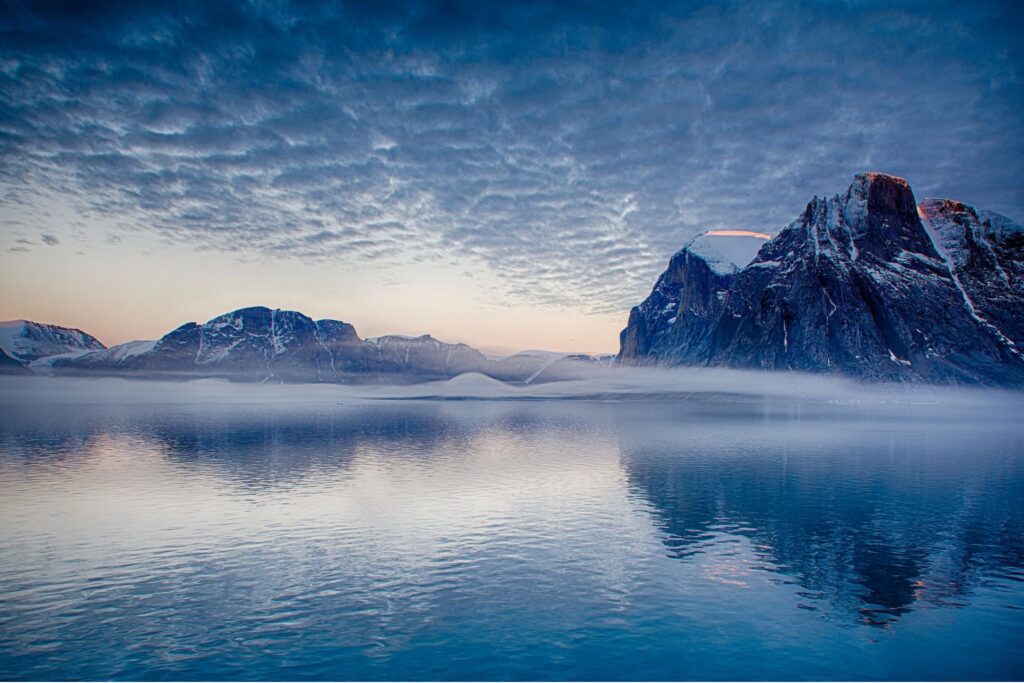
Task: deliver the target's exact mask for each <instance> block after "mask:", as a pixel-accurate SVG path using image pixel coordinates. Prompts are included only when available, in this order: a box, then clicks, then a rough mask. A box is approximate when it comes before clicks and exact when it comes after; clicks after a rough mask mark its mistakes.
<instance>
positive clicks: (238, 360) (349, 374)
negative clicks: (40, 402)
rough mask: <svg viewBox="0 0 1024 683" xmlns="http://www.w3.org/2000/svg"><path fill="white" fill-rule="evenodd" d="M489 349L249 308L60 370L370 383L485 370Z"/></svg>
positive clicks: (71, 361) (69, 361) (61, 364)
mask: <svg viewBox="0 0 1024 683" xmlns="http://www.w3.org/2000/svg"><path fill="white" fill-rule="evenodd" d="M487 363H488V361H487V359H486V358H485V357H484V356H483V354H481V353H479V352H478V351H476V350H474V349H472V348H470V347H469V346H466V345H465V344H446V343H444V342H440V341H438V340H436V339H434V338H433V337H431V336H429V335H424V336H421V337H401V336H387V337H379V338H376V339H365V340H364V339H360V338H359V335H358V334H356V330H355V328H354V327H353V326H352V325H351V324H349V323H345V322H342V321H340V320H313V319H312V318H310V317H308V316H306V315H303V314H302V313H299V312H297V311H284V310H273V309H270V308H265V307H262V306H256V307H251V308H242V309H239V310H237V311H232V312H230V313H225V314H224V315H221V316H218V317H216V318H213V319H212V320H210V321H208V322H206V323H204V324H201V325H200V324H197V323H186V324H185V325H182V326H181V327H178V328H177V329H175V330H172V331H171V332H169V333H168V334H166V335H164V336H163V337H161V338H160V339H158V340H156V341H153V342H131V343H129V344H125V345H121V346H119V347H111V348H110V349H106V350H102V351H97V352H94V353H88V354H85V355H82V356H79V357H76V358H62V359H58V360H55V361H54V362H53V363H52V366H53V369H54V371H55V372H57V373H59V374H119V375H145V376H167V377H181V378H186V377H223V378H228V379H234V380H241V381H256V382H260V381H283V382H364V381H378V380H391V381H395V380H397V381H414V380H423V379H439V378H447V377H453V376H455V375H457V374H460V373H462V372H468V371H474V370H477V371H479V370H481V369H484V368H485V366H486V365H487Z"/></svg>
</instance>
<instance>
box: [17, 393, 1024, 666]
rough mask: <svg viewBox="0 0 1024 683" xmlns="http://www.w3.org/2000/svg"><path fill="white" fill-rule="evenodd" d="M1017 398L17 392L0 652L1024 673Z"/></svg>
mask: <svg viewBox="0 0 1024 683" xmlns="http://www.w3.org/2000/svg"><path fill="white" fill-rule="evenodd" d="M253 390H254V391H255V389H253ZM993 406H995V407H993ZM1020 407H1021V404H1020V403H1019V402H1017V403H1014V402H1013V401H1010V403H1009V404H1008V405H1002V406H1000V404H999V403H995V404H992V405H988V406H987V407H985V408H984V409H981V408H977V407H970V406H968V407H961V406H954V405H938V406H929V405H924V406H896V407H894V406H889V405H886V406H881V407H880V406H873V407H872V406H863V405H859V406H858V405H853V406H850V405H833V404H828V403H821V402H814V403H810V404H809V403H806V402H797V401H784V400H743V401H723V400H720V399H716V400H708V401H705V400H701V399H700V398H699V397H696V398H694V397H691V399H690V400H687V401H667V402H666V401H663V402H649V401H632V402H623V403H604V402H593V401H544V402H510V401H486V402H469V401H458V402H444V401H402V402H394V401H390V402H389V401H379V402H358V401H357V402H354V403H350V402H345V403H344V404H338V403H337V402H334V401H319V402H316V401H314V402H309V403H302V404H295V405H292V406H290V407H282V406H281V405H267V404H261V403H259V402H256V403H252V404H244V405H243V404H235V405H217V404H214V403H204V404H196V405H190V404H187V403H182V402H173V401H172V402H165V403H147V402H144V401H128V402H120V403H118V402H103V401H92V402H91V403H90V402H84V401H82V402H78V401H75V400H68V401H65V402H62V403H54V404H48V403H46V402H36V403H30V404H29V405H20V406H19V405H18V403H17V402H12V403H8V404H5V405H4V406H3V412H2V415H0V494H2V496H0V520H2V528H0V678H4V679H10V678H17V679H69V678H71V679H75V678H85V679H190V680H192V679H239V678H244V679H485V680H486V679H640V680H643V679H750V678H755V679H809V678H810V679H849V678H854V679H876V678H890V679H963V678H967V679H1014V678H1016V679H1020V678H1021V677H1022V676H1024V654H1022V651H1024V650H1022V648H1021V643H1024V429H1022V427H1021V425H1020V423H1019V422H1018V419H1019V416H1020V414H1021V413H1020V410H1019V409H1020Z"/></svg>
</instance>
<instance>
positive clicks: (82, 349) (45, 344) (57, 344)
mask: <svg viewBox="0 0 1024 683" xmlns="http://www.w3.org/2000/svg"><path fill="white" fill-rule="evenodd" d="M104 348H106V347H104V346H103V344H101V343H100V342H99V340H97V339H96V338H95V337H93V336H91V335H88V334H86V333H85V332H82V331H81V330H77V329H74V328H70V327H60V326H59V325H47V324H45V323H36V322H32V321H31V320H7V321H4V322H0V350H2V351H3V353H4V355H6V356H8V357H10V358H12V359H13V360H15V361H18V362H20V363H22V364H25V365H28V364H30V363H33V362H34V361H38V360H39V359H42V358H47V357H52V356H57V355H64V356H68V355H75V354H80V353H86V352H88V351H93V350H99V349H104Z"/></svg>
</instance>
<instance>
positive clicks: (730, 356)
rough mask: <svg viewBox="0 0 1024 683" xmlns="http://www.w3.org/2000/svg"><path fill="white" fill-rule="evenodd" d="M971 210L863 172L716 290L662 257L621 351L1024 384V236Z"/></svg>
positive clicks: (812, 206)
mask: <svg viewBox="0 0 1024 683" xmlns="http://www.w3.org/2000/svg"><path fill="white" fill-rule="evenodd" d="M980 215H983V214H979V213H978V212H976V211H975V210H974V209H973V208H971V207H970V206H967V205H966V204H963V203H962V202H957V201H953V200H926V201H924V202H922V205H921V206H920V207H918V206H917V204H916V201H915V198H914V193H913V190H912V189H911V188H910V185H909V184H908V183H907V181H906V180H904V179H902V178H897V177H895V176H891V175H887V174H884V173H865V174H861V175H858V176H856V177H855V179H854V181H853V183H852V184H851V185H850V187H849V188H848V189H847V191H846V193H845V194H842V195H835V196H834V197H832V198H818V197H816V198H814V199H813V200H812V201H811V202H810V203H809V204H808V205H807V208H806V209H805V211H804V212H803V213H802V214H801V215H800V216H799V217H798V218H797V219H796V220H795V221H793V222H792V223H790V224H789V225H788V226H786V227H785V228H784V229H783V230H781V231H780V232H779V233H778V234H776V236H775V237H774V238H772V239H771V240H770V241H768V242H767V243H766V244H765V245H764V246H763V247H762V248H761V250H760V251H759V252H758V255H757V258H755V259H754V261H753V262H752V263H750V264H749V265H747V266H746V267H745V268H742V269H740V270H739V272H736V273H735V274H732V275H730V276H728V277H724V278H722V280H721V281H719V282H717V283H714V284H715V286H713V287H709V286H708V285H709V282H708V279H707V277H706V276H704V275H702V274H700V273H699V272H697V271H683V270H682V269H679V268H673V266H674V265H675V264H674V263H670V268H669V270H667V271H666V272H665V273H664V274H663V275H662V277H661V279H659V281H658V285H656V287H655V290H654V291H653V292H652V293H651V295H650V296H649V297H648V299H647V300H646V301H644V302H643V303H642V304H640V305H639V306H637V307H635V308H634V309H633V311H632V312H631V314H630V319H629V322H628V324H627V327H626V329H625V330H624V331H623V333H622V335H621V347H620V354H619V357H620V358H621V359H622V361H623V362H630V363H644V364H647V363H664V364H672V365H728V366H734V367H755V368H766V369H792V370H805V371H813V372H839V373H844V374H850V375H855V376H860V377H868V378H873V379H890V380H910V381H930V382H931V381H936V382H956V383H982V384H1000V383H1005V384H1021V383H1024V352H1022V351H1021V349H1024V319H1022V318H1021V316H1020V310H1021V306H1022V305H1024V239H1021V238H1022V236H1024V233H1021V232H1019V231H1018V230H1017V229H1016V228H1015V225H1016V224H1014V223H1013V222H1012V221H1010V220H1009V219H1003V220H999V219H998V218H992V217H990V216H991V214H984V215H986V218H985V219H984V220H980V219H979V216H980ZM997 223H998V227H996V225H997ZM669 285H671V286H669ZM709 295H711V296H709ZM695 297H696V298H697V300H695ZM683 302H693V303H685V304H684V303H683ZM695 303H696V304H703V305H694V304H695Z"/></svg>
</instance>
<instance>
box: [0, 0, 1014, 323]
mask: <svg viewBox="0 0 1024 683" xmlns="http://www.w3.org/2000/svg"><path fill="white" fill-rule="evenodd" d="M214 5H215V6H212V7H209V6H205V5H203V4H200V3H187V2H186V3H168V4H166V5H165V4H161V3H144V4H142V5H135V4H131V3H118V2H113V3H77V4H76V3H71V4H53V5H39V6H37V5H34V4H25V5H15V6H14V7H13V8H12V10H11V11H9V12H6V13H5V16H4V17H3V18H0V31H2V33H0V35H2V36H3V37H2V39H0V183H2V184H3V191H2V192H0V195H2V198H0V207H3V206H5V205H7V206H9V205H12V204H20V205H26V204H31V202H32V201H34V199H33V197H35V196H37V195H38V194H40V193H52V194H57V195H61V196H66V197H70V198H72V200H73V201H74V202H75V203H76V205H77V206H78V207H79V208H80V210H81V211H82V212H83V213H86V214H88V213H90V212H91V213H93V214H96V215H103V216H114V217H116V218H117V219H118V221H119V222H120V223H121V224H123V225H126V226H129V227H131V228H132V229H142V230H150V231H153V232H155V233H156V234H158V235H159V236H162V237H164V238H167V239H170V240H174V241H179V242H185V243H189V244H192V245H194V246H195V247H196V248H198V249H215V250H221V251H225V252H229V253H238V254H246V255H252V254H257V255H264V256H267V257H271V258H297V259H305V260H311V261H322V262H325V263H331V264H344V263H349V264H355V263H379V264H381V266H382V267H386V265H387V264H389V263H395V262H408V261H424V262H436V263H439V264H445V263H450V264H456V265H460V266H461V265H465V264H466V263H467V262H472V263H477V264H479V265H482V266H483V267H486V268H488V269H490V270H491V271H492V272H493V273H494V275H495V280H496V281H497V282H499V283H500V284H499V286H498V288H497V289H496V290H494V291H487V292H484V293H483V294H482V296H488V297H491V298H493V299H495V300H504V301H514V302H519V303H535V304H549V305H558V306H570V307H575V308H578V309H582V310H587V311H613V310H620V309H622V308H625V307H627V306H629V305H631V304H632V303H635V302H636V301H637V300H638V299H639V298H640V297H642V296H643V295H644V294H645V293H646V292H647V290H649V288H650V286H651V284H652V282H653V280H654V277H655V276H656V274H657V272H658V271H659V270H660V269H661V268H662V266H663V265H664V263H665V261H666V260H667V258H668V256H669V255H670V254H671V253H672V252H673V251H674V250H675V249H677V248H678V247H679V246H680V245H681V244H682V243H684V242H685V241H686V240H687V239H689V238H690V237H692V236H693V235H695V234H696V233H698V232H701V231H704V230H707V229H740V230H755V231H758V232H764V231H773V230H776V229H778V227H780V226H782V225H784V224H785V223H787V222H789V221H790V220H791V219H792V218H793V217H794V216H795V215H796V214H797V213H798V212H799V211H800V210H801V209H802V208H803V206H804V204H806V202H807V201H808V200H809V199H810V197H811V196H812V195H813V194H815V193H818V194H822V193H834V192H839V191H841V190H843V189H845V187H846V185H847V184H848V183H849V181H850V179H851V177H852V175H853V174H854V173H857V172H861V171H864V170H868V169H875V170H885V171H889V172H893V173H897V174H899V175H902V176H904V177H907V178H909V179H910V180H911V182H912V183H913V184H914V187H915V189H916V190H917V191H918V193H919V194H942V195H954V196H957V197H959V198H962V199H964V200H966V201H969V202H972V203H975V204H977V205H979V206H984V207H988V208H992V209H995V210H999V211H1000V212H1002V213H1007V214H1009V215H1011V216H1016V217H1018V218H1019V217H1021V216H1022V215H1024V187H1022V186H1021V184H1020V182H1019V178H1020V176H1021V172H1022V171H1024V161H1022V160H1024V130H1022V115H1021V112H1022V111H1024V94H1022V93H1024V88H1021V82H1020V81H1021V67H1022V60H1021V48H1022V38H1021V36H1022V35H1024V31H1021V30H1020V29H1021V26H1020V21H1021V20H1020V18H1019V17H1018V16H1017V15H1016V14H1015V13H1014V12H1013V11H1012V8H1011V7H1009V5H1004V4H1000V3H985V2H982V3H977V4H975V5H974V6H972V7H971V8H970V9H965V8H964V7H962V6H960V5H957V4H954V3H941V2H938V3H908V4H904V5H902V6H896V7H893V6H892V4H891V3H882V2H877V3H875V2H848V3H797V2H793V3H788V4H766V5H760V6H754V7H752V6H750V5H749V4H747V3H716V4H709V5H706V6H698V5H693V4H691V3H681V4H675V5H673V4H671V3H670V4H664V3H651V4H644V3H639V4H637V3H587V4H583V3H580V4H577V3H572V2H569V3H541V2H537V3H510V4H507V5H506V4H502V5H497V4H492V3H460V2H448V3H438V4H435V3H409V4H406V3H366V4H361V3H354V4H351V5H348V4H346V5H345V6H344V7H337V6H315V7H307V6H306V5H305V4H299V3H296V4H290V3H287V2H282V3H250V4H239V5H231V6H226V5H223V4H222V3H215V4H214ZM0 210H2V208H0ZM39 227H42V228H51V227H52V226H46V225H42V226H39ZM104 236H105V231H104V233H103V234H99V235H96V239H103V238H104ZM44 239H45V238H44Z"/></svg>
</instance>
